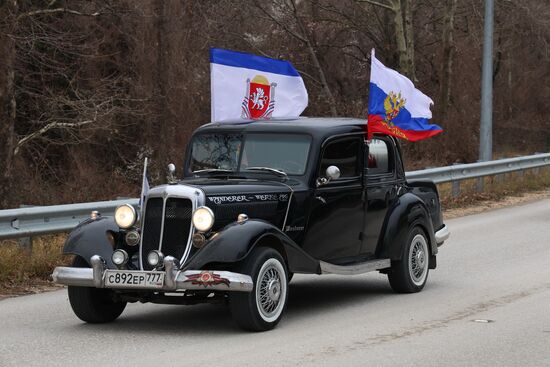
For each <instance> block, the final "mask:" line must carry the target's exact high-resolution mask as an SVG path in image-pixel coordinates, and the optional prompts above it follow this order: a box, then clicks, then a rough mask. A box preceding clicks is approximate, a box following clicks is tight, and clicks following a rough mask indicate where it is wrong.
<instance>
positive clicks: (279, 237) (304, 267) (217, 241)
mask: <svg viewBox="0 0 550 367" xmlns="http://www.w3.org/2000/svg"><path fill="white" fill-rule="evenodd" d="M262 241H265V243H269V244H272V245H274V246H275V247H277V248H278V247H280V248H278V250H280V251H281V252H283V254H282V255H283V256H284V257H285V259H286V261H287V265H288V268H289V270H290V271H291V272H295V273H314V274H320V271H321V270H320V267H319V261H318V260H315V259H314V258H312V257H311V256H309V255H308V254H307V253H306V252H304V250H302V249H301V248H300V247H299V246H298V245H297V244H296V243H295V242H294V241H292V239H290V238H289V237H288V236H287V235H286V234H285V233H284V232H282V231H281V230H280V229H278V228H277V227H275V226H273V225H272V224H271V223H268V222H266V221H263V220H256V219H250V220H247V221H246V222H242V223H237V222H235V223H231V224H228V225H227V226H225V227H224V228H223V229H222V230H221V231H220V232H218V234H217V235H216V236H215V237H214V238H213V239H211V240H210V241H208V242H207V243H206V244H205V245H204V247H203V248H202V249H201V250H200V251H198V252H197V253H196V254H195V255H194V256H193V257H192V258H191V259H190V260H189V261H188V263H187V264H186V265H185V267H184V269H203V268H204V266H206V265H207V264H209V263H237V262H239V261H241V260H244V259H245V258H246V257H247V256H248V254H249V253H250V251H252V249H253V248H254V247H255V246H256V245H258V244H259V243H260V242H262ZM268 241H271V242H268Z"/></svg>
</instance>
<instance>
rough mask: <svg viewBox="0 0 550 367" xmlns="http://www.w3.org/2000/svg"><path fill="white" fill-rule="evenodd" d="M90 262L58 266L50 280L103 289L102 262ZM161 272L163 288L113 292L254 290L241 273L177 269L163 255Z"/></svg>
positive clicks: (248, 277) (94, 258) (170, 258)
mask: <svg viewBox="0 0 550 367" xmlns="http://www.w3.org/2000/svg"><path fill="white" fill-rule="evenodd" d="M90 263H91V265H92V268H91V269H90V268H73V267H66V266H59V267H57V268H55V269H54V271H53V273H52V278H53V281H54V282H56V283H58V284H64V285H73V286H79V287H95V288H107V287H106V286H105V269H106V268H105V261H104V260H103V259H102V258H101V257H100V256H97V255H94V256H92V258H91V259H90ZM144 273H145V272H144ZM164 273H165V276H164V285H163V287H162V288H157V287H155V288H153V287H131V288H130V287H127V288H124V287H121V286H117V287H116V289H128V290H138V291H139V290H151V291H163V292H176V291H184V290H213V291H233V292H250V291H252V289H253V288H254V283H253V282H252V278H251V277H250V276H249V275H245V274H239V273H233V272H230V271H218V270H212V271H208V270H186V271H181V270H178V268H177V260H176V259H175V258H173V257H171V256H167V257H166V258H165V259H164ZM112 288H114V287H112Z"/></svg>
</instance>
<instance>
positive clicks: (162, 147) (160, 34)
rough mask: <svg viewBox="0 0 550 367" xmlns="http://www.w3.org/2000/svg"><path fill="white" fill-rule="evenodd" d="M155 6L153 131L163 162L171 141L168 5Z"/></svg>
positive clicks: (159, 155)
mask: <svg viewBox="0 0 550 367" xmlns="http://www.w3.org/2000/svg"><path fill="white" fill-rule="evenodd" d="M153 4H154V5H155V13H156V19H155V28H156V43H157V45H156V46H157V49H156V51H157V52H156V65H155V67H156V70H155V99H156V120H157V123H156V126H155V127H153V129H156V130H157V132H158V135H157V136H158V137H159V138H160V141H161V144H159V145H157V147H158V155H157V158H158V159H159V161H165V160H166V159H168V154H169V152H168V147H169V146H170V142H171V141H172V138H173V137H172V136H170V129H169V123H170V121H169V113H168V112H169V111H168V105H167V98H168V96H167V95H166V91H167V87H168V82H169V81H168V78H167V74H168V69H167V68H168V65H167V64H166V58H167V54H166V53H167V51H168V50H167V43H168V39H167V34H168V32H167V30H166V7H167V5H169V4H168V3H167V2H164V1H159V2H153Z"/></svg>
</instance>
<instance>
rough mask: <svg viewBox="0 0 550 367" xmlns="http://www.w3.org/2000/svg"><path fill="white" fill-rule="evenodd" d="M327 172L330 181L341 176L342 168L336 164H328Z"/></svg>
mask: <svg viewBox="0 0 550 367" xmlns="http://www.w3.org/2000/svg"><path fill="white" fill-rule="evenodd" d="M325 174H326V176H327V178H328V179H329V181H331V180H337V179H339V178H340V169H339V168H338V167H336V166H328V167H327V170H326V172H325Z"/></svg>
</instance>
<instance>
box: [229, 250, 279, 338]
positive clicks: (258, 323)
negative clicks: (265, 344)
mask: <svg viewBox="0 0 550 367" xmlns="http://www.w3.org/2000/svg"><path fill="white" fill-rule="evenodd" d="M240 271H241V272H242V273H243V274H248V275H250V276H251V277H252V280H253V282H254V289H253V290H252V291H251V292H249V293H242V292H233V293H231V294H230V296H229V297H230V298H229V307H230V308H231V314H232V315H233V319H234V320H235V322H236V323H237V325H238V326H239V327H241V328H243V329H245V330H251V331H265V330H270V329H273V328H274V327H275V326H276V325H277V324H278V323H279V321H280V320H281V318H282V315H283V311H284V309H285V307H286V303H287V299H288V271H287V268H286V266H285V262H284V260H283V258H282V256H281V255H280V254H279V253H278V252H277V251H275V250H274V249H272V248H267V247H258V248H255V249H254V250H252V253H251V254H250V255H249V256H248V258H247V259H246V260H245V262H244V264H243V265H242V267H241V269H240Z"/></svg>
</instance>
